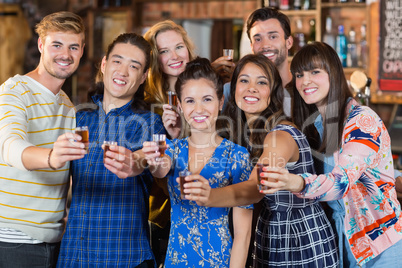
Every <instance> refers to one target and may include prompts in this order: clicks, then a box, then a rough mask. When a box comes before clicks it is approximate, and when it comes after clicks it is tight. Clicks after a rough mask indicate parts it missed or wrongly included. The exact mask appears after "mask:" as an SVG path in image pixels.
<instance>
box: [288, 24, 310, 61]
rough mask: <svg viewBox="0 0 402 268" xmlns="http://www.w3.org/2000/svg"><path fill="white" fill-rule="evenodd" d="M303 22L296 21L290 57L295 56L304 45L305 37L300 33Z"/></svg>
mask: <svg viewBox="0 0 402 268" xmlns="http://www.w3.org/2000/svg"><path fill="white" fill-rule="evenodd" d="M302 28H303V22H302V19H300V18H299V19H297V20H296V31H295V32H294V33H293V46H292V49H291V55H295V54H296V53H297V52H298V51H299V50H300V49H301V48H302V47H304V46H305V45H306V37H305V35H304V33H303V32H302V30H303V29H302Z"/></svg>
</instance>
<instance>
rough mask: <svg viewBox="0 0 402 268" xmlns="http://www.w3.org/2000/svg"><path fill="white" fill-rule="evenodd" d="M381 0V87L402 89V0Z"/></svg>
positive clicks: (392, 89)
mask: <svg viewBox="0 0 402 268" xmlns="http://www.w3.org/2000/svg"><path fill="white" fill-rule="evenodd" d="M380 2H381V6H380V9H381V10H380V62H379V66H378V67H379V89H380V90H391V91H402V1H401V0H381V1H380Z"/></svg>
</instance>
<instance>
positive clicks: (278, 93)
mask: <svg viewBox="0 0 402 268" xmlns="http://www.w3.org/2000/svg"><path fill="white" fill-rule="evenodd" d="M283 90H284V89H283V88H282V82H281V78H280V76H279V73H278V71H277V69H276V68H275V66H274V64H273V63H272V62H271V61H270V60H269V59H268V58H266V57H265V56H263V55H247V56H245V57H244V58H242V59H241V60H240V61H239V63H238V64H237V66H236V68H235V70H234V73H233V76H232V81H231V96H232V97H231V99H230V100H229V103H228V106H227V108H226V110H225V114H227V115H229V116H230V118H231V119H232V120H231V121H230V122H231V124H232V126H231V128H228V135H229V134H232V135H233V134H235V136H234V137H229V139H233V140H234V141H235V142H236V143H238V144H240V145H243V146H247V147H248V149H249V151H250V153H251V156H252V157H253V159H254V161H253V162H254V163H255V162H258V163H264V164H269V165H270V166H277V167H286V168H287V169H288V170H289V172H291V173H296V174H297V173H301V172H306V171H307V170H310V172H314V166H313V160H312V155H311V151H310V147H309V144H308V142H307V139H306V137H305V136H304V134H302V133H301V132H300V131H299V130H298V129H297V128H296V127H295V126H294V125H293V124H292V123H291V122H290V121H288V120H286V118H285V116H284V113H283V109H282V101H281V100H282V99H283ZM233 130H236V131H233ZM256 184H257V168H254V170H253V171H252V173H251V176H250V179H249V181H247V182H243V183H239V184H237V185H232V186H228V187H224V188H220V189H211V188H210V186H209V184H208V182H207V181H205V180H201V181H199V182H194V183H192V184H186V186H187V187H188V188H187V192H188V193H194V194H198V195H194V194H193V195H191V196H190V197H191V199H192V200H194V201H196V202H197V203H198V204H200V205H206V206H237V205H246V204H250V203H256V202H258V201H260V200H261V199H263V208H262V210H261V212H260V215H259V218H258V222H257V228H256V234H255V241H254V254H253V258H254V265H253V267H312V268H313V267H314V268H315V267H337V266H338V264H339V260H338V254H337V248H336V242H335V235H334V232H333V230H332V228H331V225H330V223H329V221H328V219H327V217H326V216H325V213H324V210H323V209H322V207H321V205H320V204H319V203H318V202H317V201H314V200H306V199H300V198H297V197H296V196H295V195H293V194H292V193H291V192H289V191H280V192H277V193H275V194H264V193H265V192H266V191H260V192H259V191H258V188H257V186H256Z"/></svg>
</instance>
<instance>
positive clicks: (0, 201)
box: [0, 12, 85, 267]
mask: <svg viewBox="0 0 402 268" xmlns="http://www.w3.org/2000/svg"><path fill="white" fill-rule="evenodd" d="M36 32H37V33H38V34H39V39H38V49H39V51H40V53H41V57H40V62H39V65H38V66H37V68H36V69H35V70H33V71H32V72H30V73H28V74H26V75H15V76H14V77H12V78H9V79H8V80H7V81H6V82H5V83H4V84H3V85H1V87H0V148H1V149H0V267H54V266H55V265H56V262H57V255H58V251H59V246H60V240H61V237H62V234H63V232H64V221H63V219H64V217H65V206H66V199H67V198H66V197H67V191H68V186H69V162H68V161H71V160H74V159H79V158H82V157H84V155H85V150H84V149H83V148H81V147H80V146H83V144H81V143H79V144H77V143H74V142H69V141H68V140H69V139H80V137H77V136H78V135H74V134H72V133H71V131H72V129H73V128H74V126H75V111H74V107H73V104H72V103H71V101H70V99H69V98H68V97H67V95H66V94H65V93H64V92H63V91H62V90H61V87H62V85H63V83H64V81H65V79H66V78H68V77H69V76H71V75H72V74H73V73H74V72H75V70H76V69H77V67H78V65H79V61H80V58H81V56H82V54H83V50H84V32H85V27H84V24H83V21H82V19H81V18H80V17H79V16H77V15H75V14H73V13H70V12H57V13H53V14H50V15H48V16H46V17H44V18H43V19H42V21H41V22H40V23H39V24H38V25H37V26H36ZM66 132H69V133H66Z"/></svg>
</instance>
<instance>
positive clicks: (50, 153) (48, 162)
mask: <svg viewBox="0 0 402 268" xmlns="http://www.w3.org/2000/svg"><path fill="white" fill-rule="evenodd" d="M52 152H53V149H50V152H49V155H48V156H47V164H48V165H49V167H50V168H51V169H53V170H57V168H54V167H52V165H51V164H50V156H51V155H52Z"/></svg>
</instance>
